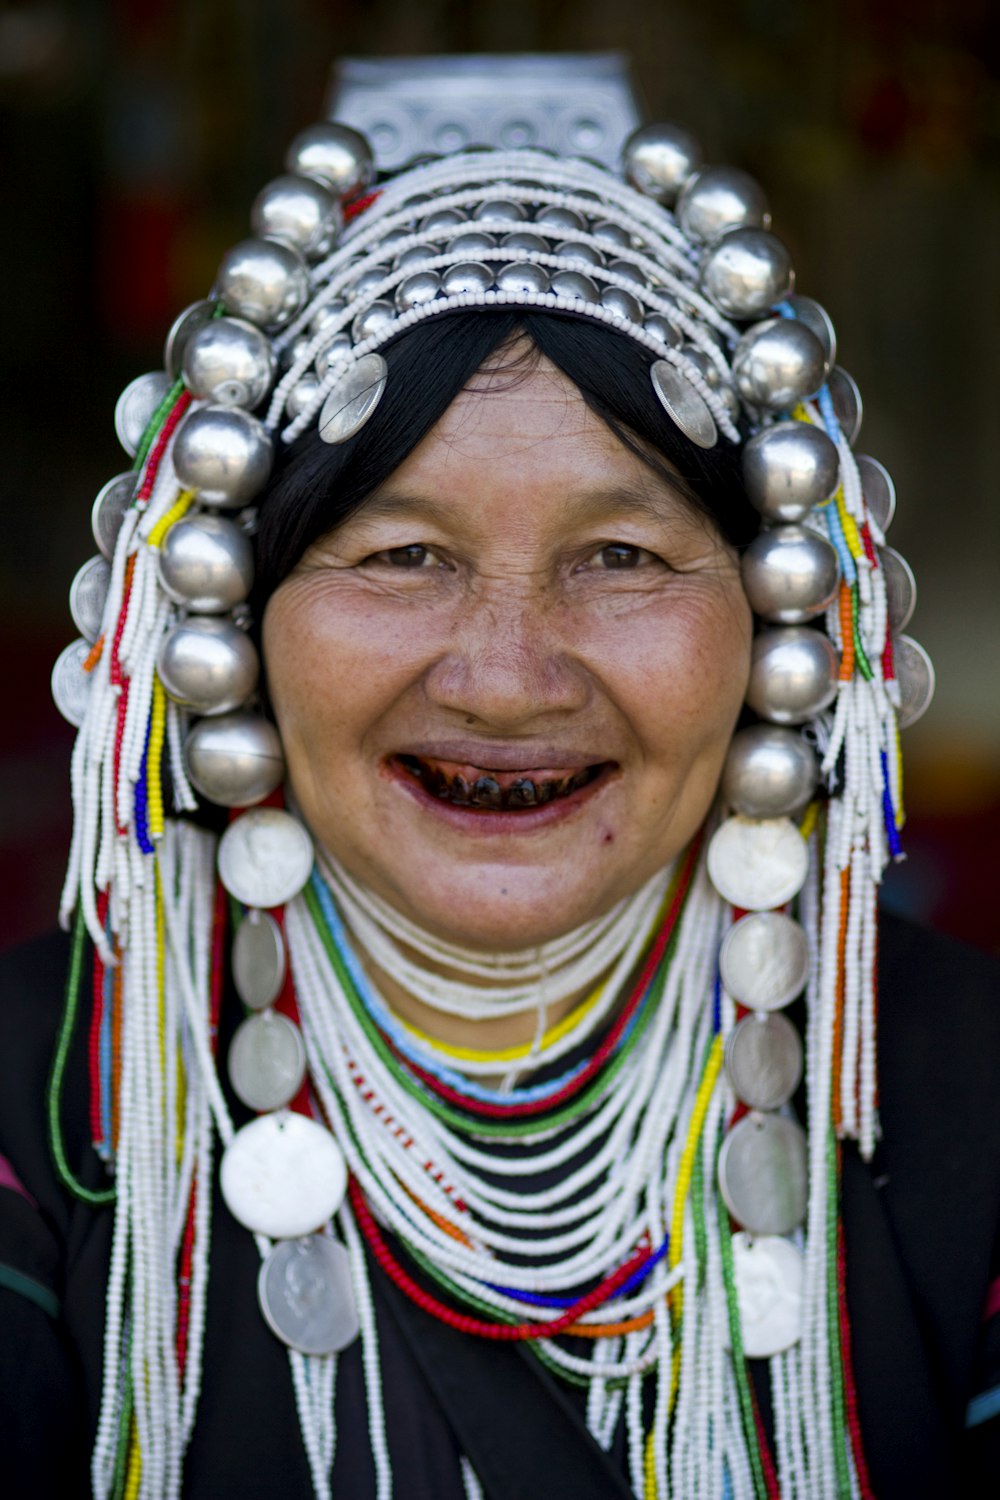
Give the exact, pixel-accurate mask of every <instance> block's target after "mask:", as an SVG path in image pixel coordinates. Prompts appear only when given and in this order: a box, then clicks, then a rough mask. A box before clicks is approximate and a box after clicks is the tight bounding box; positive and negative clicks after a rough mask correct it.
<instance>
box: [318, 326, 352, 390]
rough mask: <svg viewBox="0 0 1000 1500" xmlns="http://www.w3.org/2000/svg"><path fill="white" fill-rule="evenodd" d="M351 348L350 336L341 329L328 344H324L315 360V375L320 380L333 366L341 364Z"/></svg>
mask: <svg viewBox="0 0 1000 1500" xmlns="http://www.w3.org/2000/svg"><path fill="white" fill-rule="evenodd" d="M353 348H354V344H353V343H352V341H351V335H350V334H349V333H348V332H347V330H346V329H342V330H341V332H340V333H335V334H334V335H333V338H332V339H331V340H330V342H329V343H328V344H324V346H323V348H322V349H321V350H320V351H319V353H318V354H317V356H316V359H315V365H316V374H317V375H318V376H319V377H320V379H321V380H322V378H323V376H324V375H327V374H329V372H330V369H331V367H332V366H333V365H334V364H340V363H342V362H343V357H344V355H345V354H350V352H351V350H352V349H353Z"/></svg>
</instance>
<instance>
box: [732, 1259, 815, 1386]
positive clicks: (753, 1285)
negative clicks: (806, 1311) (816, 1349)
mask: <svg viewBox="0 0 1000 1500" xmlns="http://www.w3.org/2000/svg"><path fill="white" fill-rule="evenodd" d="M732 1246H733V1279H734V1281H735V1282H736V1301H737V1305H738V1306H739V1312H740V1331H741V1334H742V1338H743V1352H744V1354H745V1355H746V1356H747V1358H748V1359H770V1357H771V1355H772V1354H780V1353H781V1352H782V1350H784V1349H790V1348H791V1347H792V1345H793V1344H797V1343H798V1341H799V1339H800V1338H801V1336H802V1252H801V1251H800V1250H798V1249H797V1248H796V1246H795V1245H793V1244H792V1242H791V1240H786V1239H781V1238H779V1237H778V1236H776V1235H762V1236H760V1237H759V1238H757V1239H754V1238H752V1237H751V1236H750V1235H748V1234H744V1233H743V1232H742V1231H740V1232H738V1233H737V1234H734V1235H733V1239H732Z"/></svg>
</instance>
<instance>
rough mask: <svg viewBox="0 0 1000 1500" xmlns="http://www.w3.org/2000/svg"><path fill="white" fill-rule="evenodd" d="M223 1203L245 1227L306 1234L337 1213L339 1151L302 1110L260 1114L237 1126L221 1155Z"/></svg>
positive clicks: (279, 1234)
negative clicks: (241, 1126)
mask: <svg viewBox="0 0 1000 1500" xmlns="http://www.w3.org/2000/svg"><path fill="white" fill-rule="evenodd" d="M219 1185H220V1187H221V1188H222V1196H223V1198H224V1199H225V1203H226V1207H227V1208H228V1209H229V1212H230V1213H231V1214H232V1216H233V1218H234V1219H237V1220H238V1221H239V1222H240V1223H241V1224H242V1225H243V1226H244V1228H246V1229H250V1230H253V1232H254V1233H255V1234H266V1235H268V1237H269V1238H270V1239H274V1240H291V1239H295V1238H296V1237H297V1236H298V1235H301V1234H311V1233H312V1231H313V1230H314V1229H318V1228H319V1226H320V1225H321V1224H325V1223H326V1222H327V1220H328V1219H329V1218H331V1217H332V1215H333V1214H335V1213H336V1212H337V1209H338V1208H339V1207H340V1205H341V1203H342V1202H343V1201H344V1193H345V1192H346V1190H347V1167H346V1165H345V1162H344V1157H343V1153H342V1152H341V1149H340V1147H339V1146H338V1145H337V1142H336V1141H335V1140H334V1138H333V1136H332V1135H331V1134H330V1132H329V1131H328V1130H325V1129H324V1128H323V1126H322V1125H317V1123H316V1121H315V1120H309V1119H307V1118H306V1116H305V1115H297V1114H292V1113H290V1112H286V1111H281V1112H280V1113H279V1114H273V1115H261V1117H260V1119H258V1120H251V1121H250V1123H249V1125H244V1126H243V1128H242V1130H238V1131H237V1132H236V1134H235V1135H234V1136H233V1139H232V1140H231V1141H230V1143H229V1145H228V1146H227V1147H226V1149H225V1151H224V1152H223V1154H222V1164H221V1167H220V1170H219Z"/></svg>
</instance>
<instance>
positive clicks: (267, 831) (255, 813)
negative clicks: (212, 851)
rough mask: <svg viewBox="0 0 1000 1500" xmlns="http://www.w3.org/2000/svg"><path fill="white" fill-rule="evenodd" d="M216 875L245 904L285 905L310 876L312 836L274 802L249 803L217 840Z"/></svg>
mask: <svg viewBox="0 0 1000 1500" xmlns="http://www.w3.org/2000/svg"><path fill="white" fill-rule="evenodd" d="M218 859H219V879H220V880H221V881H222V884H223V885H224V886H225V888H226V890H227V891H228V892H229V894H230V895H231V896H235V897H236V899H237V901H242V902H243V905H244V906H258V907H261V908H267V907H269V906H284V904H285V902H286V901H291V899H292V897H293V896H297V895H298V893H299V891H301V889H302V887H303V886H304V885H305V883H306V881H307V880H308V879H309V874H310V871H311V870H312V866H313V846H312V839H311V838H310V837H309V835H308V833H307V832H306V830H305V829H304V828H303V826H302V824H301V823H300V822H299V821H298V819H297V818H293V817H292V815H291V814H290V813H286V812H283V811H282V809H281V808H279V807H254V808H251V809H250V810H249V812H245V813H244V814H243V816H242V817H240V818H236V819H235V821H234V822H232V823H230V825H229V827H228V828H227V829H226V831H225V833H224V834H223V835H222V838H221V839H220V840H219V856H218Z"/></svg>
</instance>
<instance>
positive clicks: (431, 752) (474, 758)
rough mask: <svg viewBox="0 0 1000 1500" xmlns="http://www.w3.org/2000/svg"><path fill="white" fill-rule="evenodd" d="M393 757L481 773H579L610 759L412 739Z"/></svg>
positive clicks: (563, 750)
mask: <svg viewBox="0 0 1000 1500" xmlns="http://www.w3.org/2000/svg"><path fill="white" fill-rule="evenodd" d="M395 754H397V755H411V756H415V757H416V758H417V759H419V760H444V761H452V762H453V763H454V764H455V765H460V766H477V767H479V768H481V769H482V770H484V771H524V772H528V771H539V770H542V771H544V770H551V769H553V768H558V769H559V770H560V771H562V770H566V771H582V770H584V769H585V768H586V767H587V766H594V765H602V764H603V763H604V762H605V761H607V760H609V759H610V757H609V756H607V755H594V754H593V753H591V752H589V751H586V750H571V749H568V748H567V747H566V746H565V745H553V744H543V743H537V744H528V743H525V744H520V745H518V744H510V743H508V744H495V743H490V742H488V741H485V740H414V741H411V742H410V743H409V744H407V745H403V746H401V747H400V748H399V749H398V750H397V751H396V752H395Z"/></svg>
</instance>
